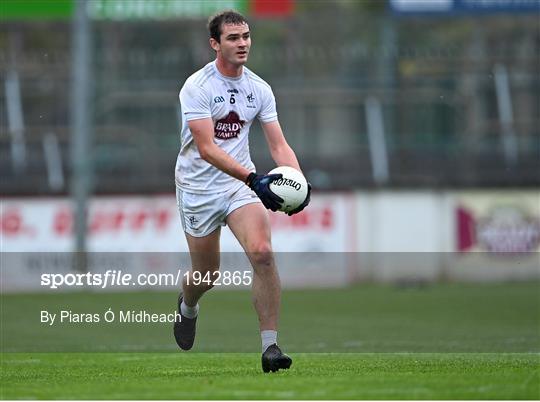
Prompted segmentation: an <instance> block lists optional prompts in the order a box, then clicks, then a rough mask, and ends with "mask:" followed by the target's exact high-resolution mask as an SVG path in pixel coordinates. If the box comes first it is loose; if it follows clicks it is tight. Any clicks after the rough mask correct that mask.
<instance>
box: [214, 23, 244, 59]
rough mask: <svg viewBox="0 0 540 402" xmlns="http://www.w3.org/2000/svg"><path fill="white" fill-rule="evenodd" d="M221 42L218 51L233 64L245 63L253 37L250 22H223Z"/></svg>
mask: <svg viewBox="0 0 540 402" xmlns="http://www.w3.org/2000/svg"><path fill="white" fill-rule="evenodd" d="M220 39H221V42H220V43H219V44H217V45H218V49H216V50H217V51H218V53H220V54H221V57H223V59H225V60H226V61H227V62H229V63H231V64H232V65H236V66H239V65H244V64H245V63H246V62H247V59H248V55H249V48H250V47H251V37H250V36H249V26H248V24H241V25H235V24H223V25H222V27H221V38H220Z"/></svg>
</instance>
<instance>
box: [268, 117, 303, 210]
mask: <svg viewBox="0 0 540 402" xmlns="http://www.w3.org/2000/svg"><path fill="white" fill-rule="evenodd" d="M262 128H263V131H264V135H265V137H266V142H267V143H268V148H269V149H270V154H271V155H272V159H273V160H274V162H276V165H278V166H290V167H293V168H295V169H297V170H299V171H300V172H301V171H302V170H301V169H300V164H299V163H298V159H297V158H296V154H295V153H294V151H293V150H292V148H291V147H290V145H289V144H288V143H287V140H286V139H285V136H284V135H283V130H281V126H280V125H279V121H278V120H274V121H271V122H268V123H262ZM310 200H311V184H310V183H309V182H308V193H307V196H306V199H305V200H304V202H303V203H302V204H301V205H300V206H299V207H298V208H296V209H295V210H293V211H291V212H289V213H288V215H294V214H297V213H298V212H300V211H302V210H303V209H304V208H305V207H307V206H308V204H309V201H310Z"/></svg>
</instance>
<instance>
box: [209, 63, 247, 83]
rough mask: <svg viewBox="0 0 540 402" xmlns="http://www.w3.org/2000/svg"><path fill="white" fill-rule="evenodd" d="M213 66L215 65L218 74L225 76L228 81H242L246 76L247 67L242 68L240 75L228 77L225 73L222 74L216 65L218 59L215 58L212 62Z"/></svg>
mask: <svg viewBox="0 0 540 402" xmlns="http://www.w3.org/2000/svg"><path fill="white" fill-rule="evenodd" d="M212 67H214V71H215V72H216V74H217V75H218V76H219V77H221V78H223V79H224V80H227V81H240V80H241V79H242V78H244V74H245V69H244V68H243V69H242V74H240V75H239V76H238V77H227V76H225V75H223V74H221V73H220V72H219V70H218V68H217V66H216V61H215V60H214V61H213V62H212Z"/></svg>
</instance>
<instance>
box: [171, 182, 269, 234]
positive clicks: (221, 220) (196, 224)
mask: <svg viewBox="0 0 540 402" xmlns="http://www.w3.org/2000/svg"><path fill="white" fill-rule="evenodd" d="M254 202H261V200H260V199H259V197H257V195H256V194H255V193H254V192H253V191H251V189H250V188H249V187H248V186H246V185H242V186H240V187H239V188H234V189H232V190H229V191H225V192H223V193H213V194H196V193H187V192H185V191H182V190H181V189H179V188H178V187H177V188H176V204H177V206H178V211H179V212H180V221H181V222H182V228H183V229H184V232H186V233H188V234H190V235H191V236H194V237H204V236H208V235H209V234H210V233H212V232H213V231H214V230H216V228H217V227H219V226H225V220H226V218H227V216H228V215H229V214H230V213H231V212H232V211H234V210H235V209H238V208H240V207H242V206H244V205H247V204H252V203H254Z"/></svg>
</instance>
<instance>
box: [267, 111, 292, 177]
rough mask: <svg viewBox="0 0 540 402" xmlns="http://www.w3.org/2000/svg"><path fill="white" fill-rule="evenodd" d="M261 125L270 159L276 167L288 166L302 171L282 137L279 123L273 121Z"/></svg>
mask: <svg viewBox="0 0 540 402" xmlns="http://www.w3.org/2000/svg"><path fill="white" fill-rule="evenodd" d="M261 125H262V128H263V131H264V135H265V137H266V142H267V143H268V148H269V150H270V155H272V159H273V160H274V162H276V165H277V166H290V167H293V168H295V169H297V170H299V171H302V170H301V169H300V164H299V163H298V159H297V158H296V154H295V153H294V151H293V150H292V148H291V147H290V146H289V144H288V143H287V140H286V139H285V136H284V135H283V130H281V126H280V125H279V121H278V120H274V121H271V122H269V123H262V124H261Z"/></svg>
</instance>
